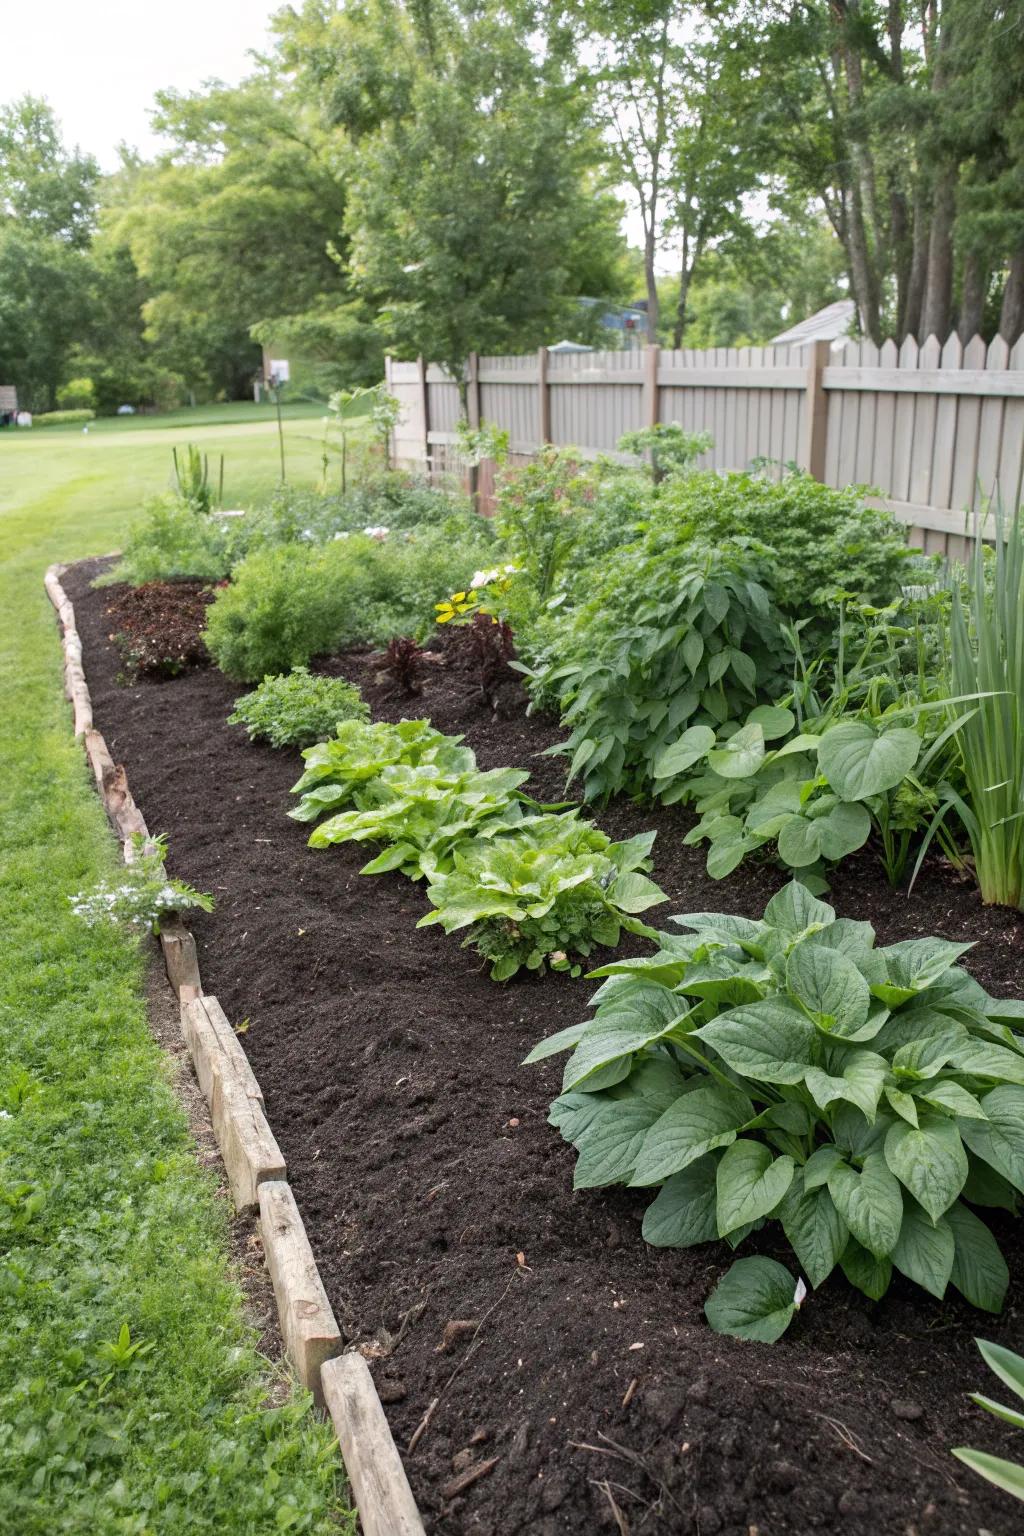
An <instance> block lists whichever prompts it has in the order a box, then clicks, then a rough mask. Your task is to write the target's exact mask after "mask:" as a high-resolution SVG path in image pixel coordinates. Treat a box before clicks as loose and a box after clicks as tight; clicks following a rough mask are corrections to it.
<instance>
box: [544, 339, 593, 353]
mask: <svg viewBox="0 0 1024 1536" xmlns="http://www.w3.org/2000/svg"><path fill="white" fill-rule="evenodd" d="M593 350H594V349H593V347H585V346H583V345H582V343H581V342H578V341H556V342H555V344H554V346H553V347H548V351H549V352H593Z"/></svg>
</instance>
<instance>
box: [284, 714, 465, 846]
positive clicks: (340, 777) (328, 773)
mask: <svg viewBox="0 0 1024 1536" xmlns="http://www.w3.org/2000/svg"><path fill="white" fill-rule="evenodd" d="M461 741H462V737H461V736H445V735H444V734H443V733H442V732H441V731H435V730H434V728H433V726H432V725H431V724H430V721H429V720H400V721H399V722H398V724H397V725H388V724H386V723H385V722H383V721H377V722H375V723H374V724H373V725H369V724H366V723H364V722H362V721H358V720H346V721H344V722H343V723H342V724H341V725H339V726H338V728H337V731H336V732H335V734H334V736H332V737H331V738H330V739H329V740H327V741H321V742H320V743H318V745H316V746H314V747H309V748H308V749H307V750H306V751H305V752H303V754H302V756H303V758H304V759H305V762H306V768H305V772H304V773H303V775H302V777H301V778H300V779H299V781H298V783H297V784H295V785H293V787H292V794H293V795H301V796H302V799H301V800H300V802H299V804H298V805H297V806H296V807H295V808H294V809H293V810H291V811H289V812H288V814H289V816H291V817H292V819H293V820H294V821H316V820H317V818H318V817H320V816H323V815H325V814H326V813H327V812H328V811H339V810H341V809H342V808H343V807H344V806H346V805H351V804H352V803H353V801H354V798H355V795H356V794H357V792H358V791H360V790H362V789H366V788H367V787H368V786H369V785H370V784H371V783H372V781H373V780H374V779H376V778H377V777H378V776H379V775H380V774H381V773H383V771H384V769H385V768H391V767H394V766H396V765H398V764H401V765H403V766H404V767H407V768H418V767H421V766H424V765H427V764H431V765H432V766H434V767H436V768H437V769H438V770H439V771H440V772H453V773H459V772H461V771H462V770H463V769H465V768H467V767H472V765H473V756H472V753H470V751H469V749H468V748H467V747H463V746H461V745H460V743H461Z"/></svg>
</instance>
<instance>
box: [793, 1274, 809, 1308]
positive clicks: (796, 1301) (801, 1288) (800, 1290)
mask: <svg viewBox="0 0 1024 1536" xmlns="http://www.w3.org/2000/svg"><path fill="white" fill-rule="evenodd" d="M806 1295H807V1287H806V1285H805V1284H804V1281H803V1278H802V1277H801V1278H799V1279H798V1280H797V1282H796V1290H795V1291H794V1292H793V1305H794V1307H796V1308H797V1309H798V1310H799V1308H800V1306H801V1305H802V1303H803V1299H804V1297H805V1296H806Z"/></svg>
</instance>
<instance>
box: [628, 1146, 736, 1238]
mask: <svg viewBox="0 0 1024 1536" xmlns="http://www.w3.org/2000/svg"><path fill="white" fill-rule="evenodd" d="M715 1177H716V1164H715V1159H714V1158H713V1157H711V1156H705V1157H698V1159H697V1161H696V1162H695V1163H691V1164H690V1165H689V1167H688V1168H684V1169H683V1170H682V1171H681V1172H680V1173H674V1174H672V1176H671V1178H668V1179H666V1180H665V1182H664V1184H663V1185H662V1186H661V1188H660V1189H659V1191H658V1195H657V1198H656V1199H655V1200H652V1202H651V1204H650V1205H649V1206H648V1207H647V1210H646V1211H645V1212H644V1225H643V1236H644V1240H645V1242H648V1243H650V1244H651V1246H652V1247H653V1248H692V1247H694V1245H695V1244H697V1243H708V1242H711V1241H712V1239H714V1238H716V1237H717V1236H718V1223H717V1221H716V1219H715Z"/></svg>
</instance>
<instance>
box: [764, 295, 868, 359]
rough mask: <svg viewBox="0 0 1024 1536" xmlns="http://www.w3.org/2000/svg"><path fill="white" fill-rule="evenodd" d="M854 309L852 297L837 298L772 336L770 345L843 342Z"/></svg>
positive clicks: (807, 344) (792, 345) (854, 311)
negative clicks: (786, 329)
mask: <svg viewBox="0 0 1024 1536" xmlns="http://www.w3.org/2000/svg"><path fill="white" fill-rule="evenodd" d="M856 311H857V306H856V304H855V303H854V302H853V300H852V299H837V300H836V302H835V303H834V304H826V305H825V308H824V309H819V310H818V311H817V313H816V314H813V315H808V316H807V319H806V320H801V321H800V322H799V324H797V325H791V326H790V328H789V330H788V331H780V332H779V334H778V336H773V337H772V339H771V343H770V345H771V346H773V347H775V346H778V347H784V346H790V347H806V346H809V345H810V343H811V342H812V341H831V342H843V341H845V340H846V338H847V337H848V336H849V334H850V322H851V321H852V320H853V317H854V315H855V314H856Z"/></svg>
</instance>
